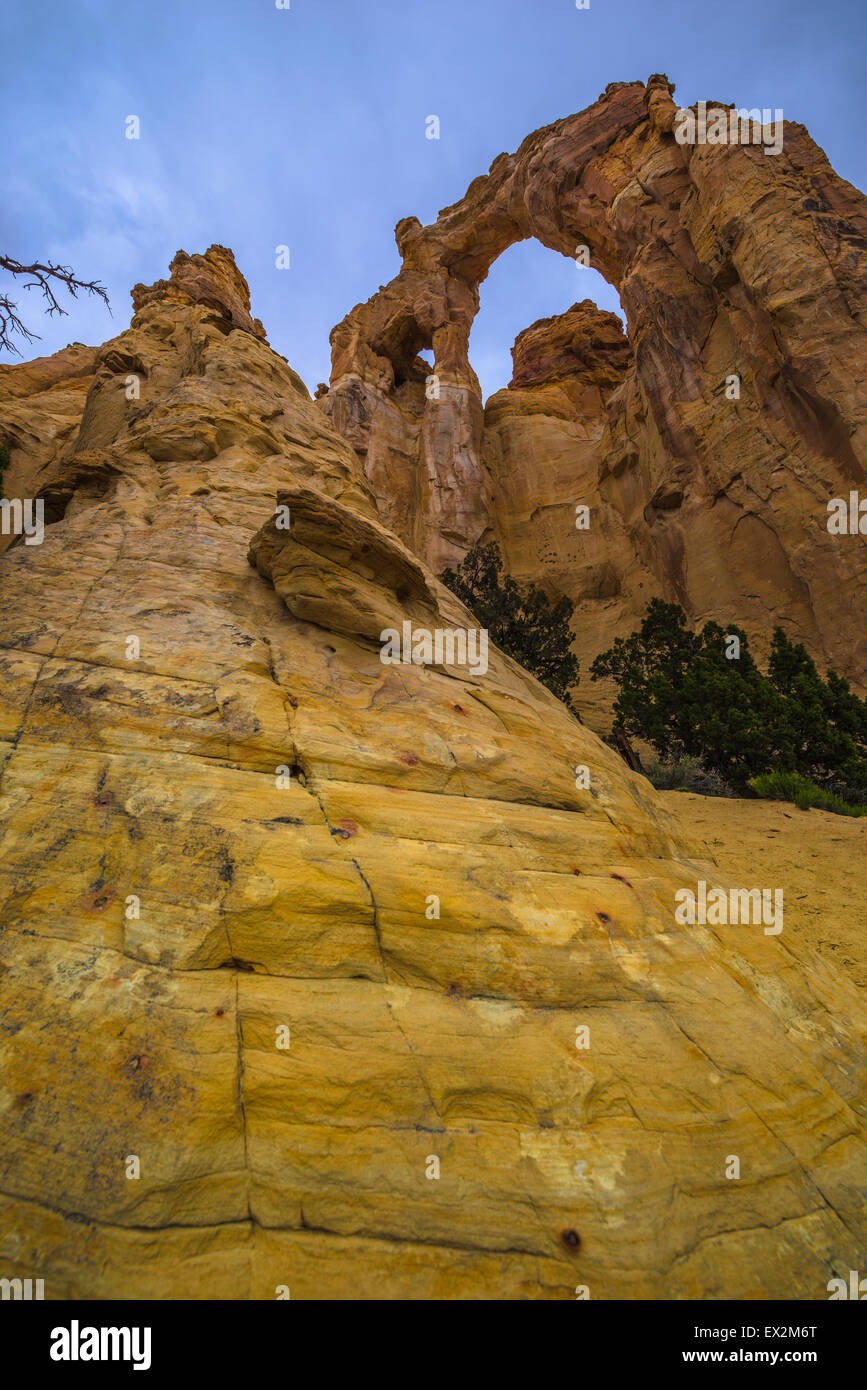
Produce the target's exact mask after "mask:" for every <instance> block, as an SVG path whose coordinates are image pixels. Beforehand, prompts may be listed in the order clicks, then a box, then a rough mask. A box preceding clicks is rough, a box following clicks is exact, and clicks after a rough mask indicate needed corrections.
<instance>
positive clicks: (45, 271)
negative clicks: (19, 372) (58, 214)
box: [0, 256, 111, 357]
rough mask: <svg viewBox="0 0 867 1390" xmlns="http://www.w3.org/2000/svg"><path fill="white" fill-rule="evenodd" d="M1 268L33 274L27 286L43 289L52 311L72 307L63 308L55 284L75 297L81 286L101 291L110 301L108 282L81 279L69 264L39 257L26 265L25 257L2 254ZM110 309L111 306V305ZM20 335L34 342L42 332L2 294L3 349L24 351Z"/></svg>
mask: <svg viewBox="0 0 867 1390" xmlns="http://www.w3.org/2000/svg"><path fill="white" fill-rule="evenodd" d="M0 270H7V271H8V272H9V274H10V275H15V276H20V275H27V276H30V277H31V278H30V279H29V280H27V281H25V284H24V286H23V288H24V289H25V290H33V289H40V290H42V295H43V298H44V299H45V301H46V304H47V308H46V313H48V314H65V313H67V312H68V311H67V310H66V309H64V308H63V305H62V304H61V303H60V302H59V300H58V298H57V295H56V294H55V292H54V288H55V285H65V286H66V288H67V290H68V291H69V293H70V294H71V295H72V298H73V299H75V298H76V297H77V295H78V291H79V290H84V291H86V293H87V294H96V295H99V298H100V299H102V300H103V301H104V303H105V304H106V305H108V293H107V291H106V288H105V286H104V285H100V284H99V282H98V281H97V280H79V279H78V277H77V276H76V275H75V273H74V271H73V270H72V267H71V266H68V265H55V264H54V263H53V262H52V261H49V262H48V264H47V265H42V264H41V262H39V261H34V262H33V264H32V265H23V264H22V262H21V261H16V260H15V259H14V258H13V257H12V256H0ZM109 313H111V307H110V306H109ZM15 336H18V337H19V338H24V339H25V340H26V341H27V342H28V343H32V342H33V339H34V338H38V337H39V334H38V333H31V332H30V330H29V328H27V327H25V325H24V324H23V323H22V322H21V319H20V318H19V317H18V313H17V306H16V305H15V304H13V303H12V301H11V299H10V298H9V296H8V295H6V294H0V350H2V349H4V348H5V349H6V350H7V351H9V352H14V353H16V354H17V355H18V356H19V357H20V356H21V353H20V351H19V349H18V346H17V344H16V343H15V342H13V338H14V337H15Z"/></svg>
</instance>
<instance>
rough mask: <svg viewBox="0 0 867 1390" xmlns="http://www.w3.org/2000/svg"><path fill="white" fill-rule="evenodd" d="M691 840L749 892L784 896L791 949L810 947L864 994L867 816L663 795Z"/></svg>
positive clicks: (780, 804) (782, 804)
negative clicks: (772, 891)
mask: <svg viewBox="0 0 867 1390" xmlns="http://www.w3.org/2000/svg"><path fill="white" fill-rule="evenodd" d="M660 795H661V796H662V798H663V800H664V801H665V804H666V806H667V807H668V809H669V810H670V811H671V813H672V814H673V815H674V816H675V817H676V818H677V820H678V821H679V823H680V825H681V826H682V828H683V832H684V835H685V837H686V838H688V839H698V840H702V841H704V843H705V844H706V845H707V847H708V851H709V857H710V858H711V859H713V860H715V861H716V863H717V864H718V865H719V867H720V868H721V869H723V870H725V871H726V872H727V873H730V874H731V876H732V877H733V878H734V879H735V881H736V882H739V883H742V884H743V885H744V886H745V887H746V886H750V887H764V888H782V889H783V892H784V899H783V901H784V907H785V926H784V928H783V930H784V931H785V933H786V936H787V940H788V945H789V946H790V947H791V948H792V949H793V950H797V949H798V947H799V946H801V945H804V946H807V947H811V948H812V949H813V950H814V951H816V952H818V954H819V955H820V956H823V957H824V958H825V959H826V960H831V961H834V962H835V963H836V964H837V966H839V967H840V968H841V969H843V970H845V971H846V972H847V974H848V975H849V976H850V978H851V979H852V980H854V981H855V983H856V984H857V985H859V986H860V987H861V988H862V989H863V988H864V987H865V986H867V816H865V817H862V818H861V819H860V820H855V819H851V818H850V817H848V816H834V815H831V814H830V813H829V812H828V811H817V810H810V811H799V810H798V809H797V807H796V806H791V805H788V804H787V803H785V802H782V801H742V800H731V799H729V798H726V797H710V796H695V795H694V794H693V793H692V792H661V793H660Z"/></svg>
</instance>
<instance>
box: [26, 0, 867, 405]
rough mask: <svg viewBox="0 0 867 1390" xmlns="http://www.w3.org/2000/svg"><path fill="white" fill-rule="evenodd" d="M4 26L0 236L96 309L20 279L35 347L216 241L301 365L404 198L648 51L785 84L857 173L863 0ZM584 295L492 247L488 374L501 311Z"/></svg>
mask: <svg viewBox="0 0 867 1390" xmlns="http://www.w3.org/2000/svg"><path fill="white" fill-rule="evenodd" d="M284 3H285V0H284ZM2 29H3V50H4V63H3V72H4V79H3V97H4V101H3V106H4V116H3V124H4V140H3V142H2V143H3V149H2V154H0V171H2V194H3V196H2V201H0V250H2V251H3V252H5V253H6V254H8V255H11V256H14V257H16V258H17V259H19V260H23V261H27V260H32V259H39V260H43V261H44V260H47V259H52V260H55V261H60V262H62V263H64V264H70V265H72V266H73V267H74V268H75V270H76V273H77V274H78V275H80V276H81V277H83V278H84V279H91V278H95V279H100V280H102V281H103V283H104V284H105V285H106V286H107V288H108V291H109V294H110V298H111V309H112V316H109V313H108V311H107V310H106V309H105V307H104V306H103V305H102V304H100V303H98V302H96V301H95V300H87V299H79V300H77V301H68V307H69V310H70V313H69V316H68V317H67V318H62V319H57V318H55V319H47V318H45V317H44V316H43V315H42V312H41V308H40V302H39V299H38V298H37V295H36V293H35V292H30V294H29V295H28V294H25V293H20V294H19V295H18V305H19V310H20V311H21V313H22V317H23V318H24V320H25V322H26V323H27V324H28V326H29V327H31V328H32V329H33V330H34V331H36V332H38V333H39V334H40V335H41V341H40V342H38V343H34V344H33V345H32V346H31V347H30V348H27V347H26V345H24V349H23V350H24V354H25V356H28V357H29V356H35V355H37V354H42V353H47V352H54V351H56V350H57V348H59V347H63V346H65V345H66V343H68V342H71V341H79V342H86V343H98V342H102V341H103V340H105V339H106V338H109V337H112V336H114V335H115V334H117V333H120V332H121V331H122V330H123V329H124V328H126V327H127V325H128V322H129V317H130V301H129V291H130V288H131V287H132V285H133V284H135V283H136V282H137V281H143V282H145V283H150V282H151V281H153V280H156V279H158V278H160V277H161V276H164V275H165V274H166V273H167V266H168V263H169V261H170V260H171V258H172V256H173V255H174V253H175V251H176V250H178V248H180V247H183V248H184V249H185V250H186V251H190V252H194V251H204V250H205V248H206V247H207V246H208V245H209V244H210V243H212V242H221V243H222V244H224V245H226V246H230V247H232V249H233V250H234V252H235V256H236V259H237V261H238V264H239V266H240V267H241V269H242V271H243V272H244V274H245V275H246V277H247V279H248V280H249V282H250V288H251V293H252V297H253V311H254V313H255V314H256V315H258V317H259V318H261V319H262V321H263V323H264V324H265V328H266V330H267V332H268V335H269V338H270V341H271V342H272V344H273V345H274V347H275V348H277V350H278V351H280V352H282V353H283V354H284V355H285V356H286V357H287V358H288V359H289V361H290V362H291V364H292V365H293V367H295V369H296V370H297V371H298V372H300V374H301V376H302V377H303V378H304V380H305V381H306V383H307V385H308V386H309V387H310V388H311V390H312V389H313V387H315V385H316V383H317V382H319V381H324V380H327V378H328V373H329V362H330V356H329V348H328V334H329V332H330V330H331V328H332V326H333V325H334V324H335V323H337V322H338V321H339V320H340V319H341V318H342V317H343V316H344V314H346V313H347V311H348V310H349V309H350V308H351V307H352V306H353V305H354V304H356V303H358V302H359V301H362V300H365V299H367V298H369V296H370V295H371V294H372V293H374V292H375V290H376V289H377V288H378V286H379V285H380V284H384V283H385V282H386V281H388V280H390V279H391V278H392V276H393V275H394V274H395V273H396V272H397V270H398V268H399V264H400V262H399V258H398V255H397V250H396V247H395V244H394V226H395V223H396V222H397V221H398V220H399V219H400V218H401V217H404V216H408V215H411V214H414V215H415V216H417V217H419V218H420V219H421V220H422V222H431V221H433V220H434V219H435V217H436V214H437V211H438V209H439V208H441V207H444V206H446V205H447V204H449V203H452V202H455V201H456V200H457V199H458V198H459V197H461V196H462V194H463V193H464V192H465V190H466V188H467V185H468V184H469V183H470V181H471V180H472V179H473V178H475V177H476V175H478V174H480V173H484V172H485V171H486V170H487V169H488V167H489V165H490V163H491V161H492V159H493V158H494V157H495V156H496V155H497V154H499V153H500V152H501V151H502V150H508V151H511V150H514V149H516V148H517V146H518V145H519V144H520V142H521V141H522V140H523V138H524V136H525V135H527V134H529V132H530V131H532V130H535V129H537V128H538V127H539V126H542V125H546V124H548V123H550V122H551V121H554V120H556V119H558V118H559V117H561V116H565V115H568V114H570V113H571V112H574V111H580V110H581V109H582V108H583V107H585V106H587V105H588V104H589V103H590V102H592V101H594V100H595V99H596V98H597V97H598V95H599V93H600V92H601V91H602V89H603V88H604V87H605V85H606V83H608V82H611V81H628V80H634V79H636V78H640V79H642V80H643V79H646V78H647V76H648V75H649V74H650V73H652V72H666V73H668V75H669V77H670V78H671V79H672V80H673V81H675V82H676V83H677V94H676V95H677V99H678V100H679V101H680V102H681V103H683V104H684V105H689V104H691V103H693V102H695V101H697V100H699V99H700V98H702V97H704V98H713V99H715V100H720V101H733V102H736V103H737V104H738V105H741V106H747V107H752V106H760V107H765V106H767V107H771V108H774V107H782V109H783V111H784V113H785V116H786V118H787V119H791V120H797V121H801V122H803V123H804V124H805V125H806V126H807V127H808V129H809V130H810V133H811V134H812V136H813V138H814V139H815V140H817V141H818V143H819V144H820V145H821V146H822V147H823V148H824V150H825V151H826V153H827V154H828V156H829V158H830V160H831V162H832V164H833V165H834V166H835V167H836V169H837V170H838V172H839V173H841V174H842V175H843V176H844V177H845V178H848V179H850V180H851V181H852V182H853V183H855V184H857V185H858V186H859V187H861V188H864V187H865V186H867V148H865V140H864V135H863V131H862V129H861V122H860V116H861V111H862V109H863V90H864V87H863V63H864V52H865V46H867V45H865V38H867V6H865V4H864V0H822V3H821V4H819V3H816V0H717V3H714V0H704V3H702V4H700V5H699V4H688V3H686V0H590V8H589V9H587V10H578V9H577V8H576V5H575V0H291V4H290V8H288V9H278V8H277V5H276V3H275V0H147V3H140V4H131V3H128V2H127V0H43V4H42V5H40V6H38V7H34V5H33V3H32V0H3V24H2ZM130 115H136V116H138V117H139V119H140V122H141V138H140V139H139V140H129V139H127V138H126V137H125V123H126V120H127V117H128V116H130ZM430 115H436V116H438V117H439V120H440V139H439V140H428V139H426V138H425V124H426V118H427V117H428V116H430ZM279 245H288V246H289V247H290V258H291V268H290V269H289V270H278V269H276V267H275V248H276V247H277V246H279ZM0 285H2V286H3V288H4V289H6V288H8V284H7V280H6V278H5V277H3V278H2V279H0ZM588 295H589V297H591V298H593V299H595V300H596V301H597V303H599V304H600V305H601V306H602V307H603V308H613V309H615V310H616V309H618V307H619V306H618V301H617V297H616V294H615V293H614V291H613V290H612V289H611V288H610V287H608V286H607V285H605V283H604V282H603V281H602V280H601V278H600V277H599V276H598V275H596V274H595V272H592V271H579V270H578V269H577V268H576V267H575V265H574V264H573V263H572V262H571V261H569V260H567V259H565V258H564V257H561V256H558V255H557V254H556V253H554V252H552V251H548V250H546V249H545V248H544V247H541V246H539V245H538V244H537V243H534V242H527V243H523V244H521V245H519V246H515V247H512V248H511V250H509V251H507V252H506V253H505V254H504V255H503V256H502V257H501V258H500V260H499V261H498V262H496V264H495V265H494V267H493V268H492V270H491V273H490V275H489V277H488V279H487V280H486V281H485V283H484V284H483V285H482V287H481V311H480V313H479V317H478V319H477V321H476V324H475V327H474V330H473V337H472V341H471V358H472V361H473V365H474V367H475V368H476V371H477V372H478V374H479V377H480V378H481V381H482V386H483V389H484V392H485V395H488V394H490V393H491V392H492V391H494V390H497V389H498V388H499V387H500V386H502V385H504V384H505V383H506V382H507V381H508V379H509V377H510V375H511V363H510V356H509V348H510V347H511V345H512V342H513V341H514V338H515V335H516V333H518V332H519V331H520V330H521V329H522V328H524V327H526V326H527V325H528V324H530V323H532V322H533V321H534V320H535V319H537V318H540V317H541V316H543V315H548V314H553V313H559V312H562V311H563V310H564V309H566V308H568V306H569V305H570V304H572V303H573V302H574V301H575V300H576V299H581V298H584V297H585V296H588ZM0 360H3V361H8V360H11V359H10V358H9V357H8V355H7V356H4V357H3V358H2V359H0Z"/></svg>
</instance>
